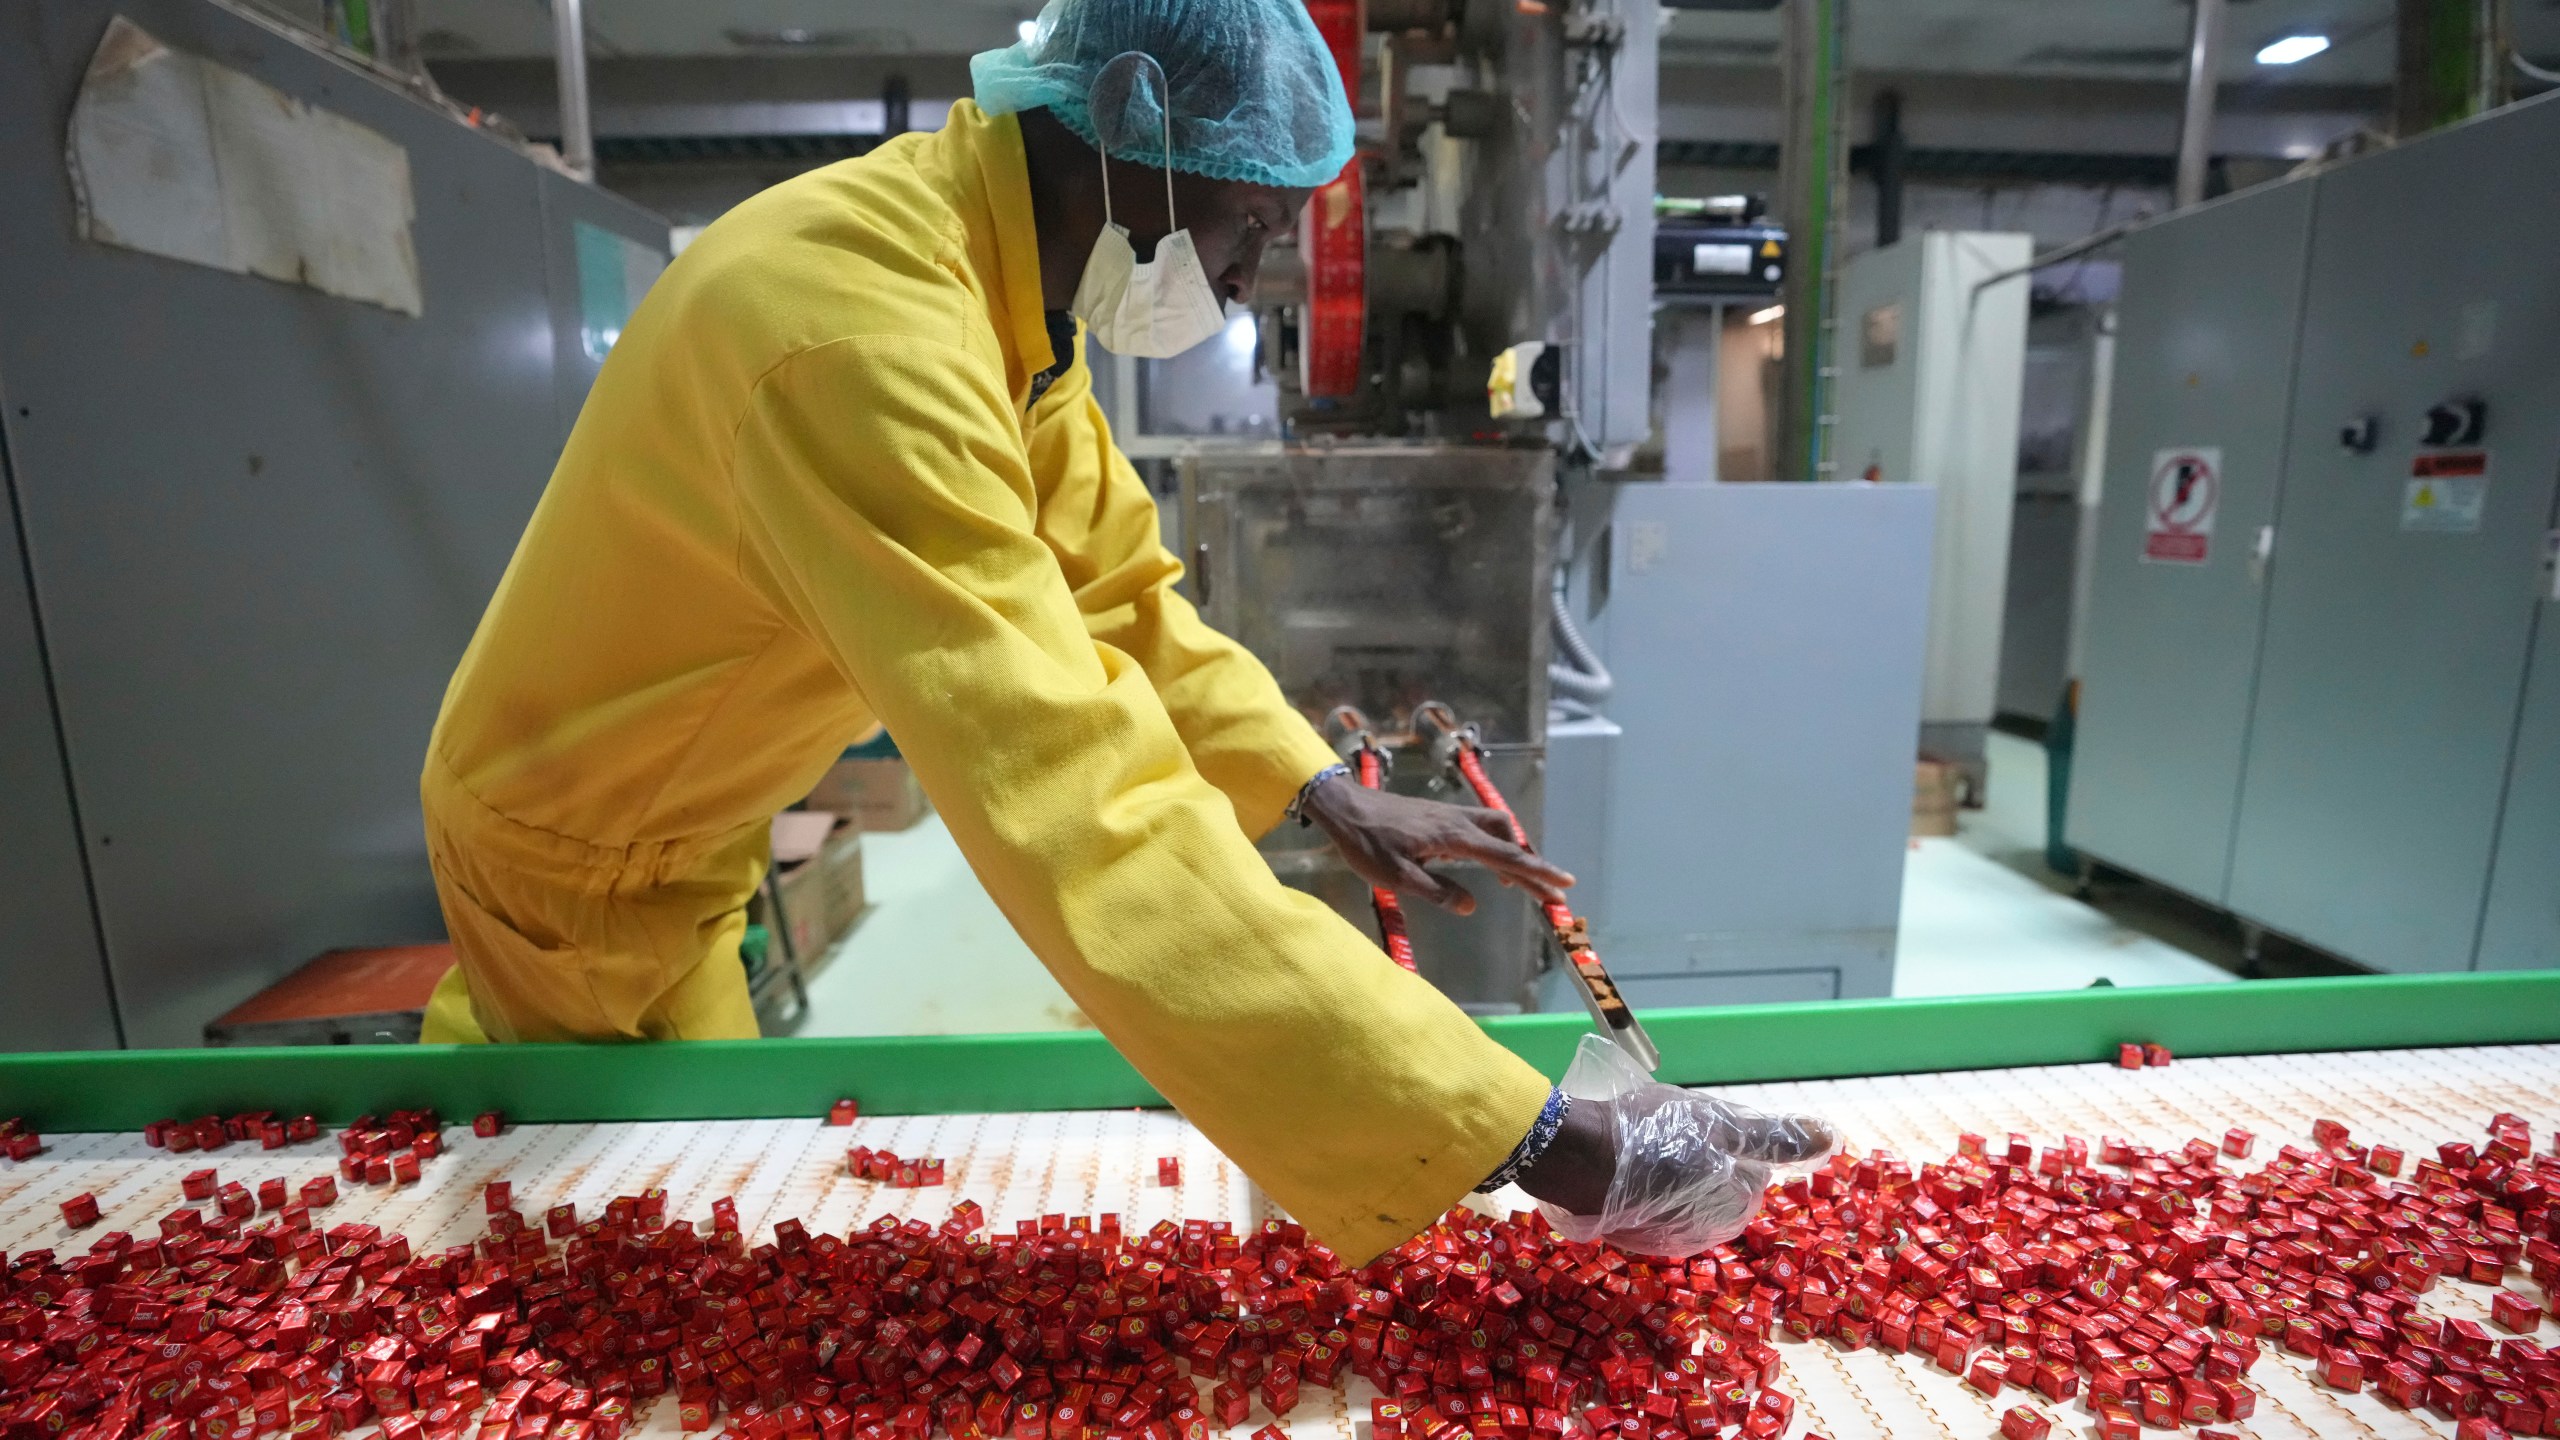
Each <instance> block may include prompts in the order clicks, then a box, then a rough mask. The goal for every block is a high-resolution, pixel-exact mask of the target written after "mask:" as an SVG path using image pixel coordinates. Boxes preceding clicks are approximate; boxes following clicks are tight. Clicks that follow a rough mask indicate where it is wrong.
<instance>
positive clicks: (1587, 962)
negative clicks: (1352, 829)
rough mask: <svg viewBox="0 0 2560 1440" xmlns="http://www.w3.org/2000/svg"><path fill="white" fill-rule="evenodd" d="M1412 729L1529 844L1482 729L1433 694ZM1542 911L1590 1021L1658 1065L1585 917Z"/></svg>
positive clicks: (1544, 905) (1555, 904)
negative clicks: (1490, 768) (1491, 770)
mask: <svg viewBox="0 0 2560 1440" xmlns="http://www.w3.org/2000/svg"><path fill="white" fill-rule="evenodd" d="M1413 721H1414V729H1415V730H1416V731H1417V732H1423V733H1426V734H1428V733H1430V732H1437V733H1436V737H1435V738H1433V739H1432V740H1431V750H1432V755H1433V757H1434V758H1435V759H1437V760H1439V761H1440V762H1441V763H1442V764H1444V765H1447V766H1448V767H1450V768H1451V769H1453V770H1455V771H1456V772H1457V774H1458V775H1459V777H1460V778H1462V779H1464V780H1465V781H1466V782H1467V788H1468V789H1470V790H1472V791H1474V792H1475V797H1476V803H1477V804H1480V805H1482V806H1484V807H1485V808H1486V809H1488V810H1492V811H1495V812H1496V813H1498V814H1500V815H1501V816H1502V818H1503V821H1504V823H1506V824H1507V825H1509V826H1510V828H1511V842H1512V843H1513V844H1515V845H1517V846H1519V847H1520V848H1521V849H1523V850H1535V849H1536V847H1535V846H1533V845H1531V844H1530V843H1529V832H1528V830H1527V829H1525V828H1524V827H1522V825H1521V824H1520V817H1519V816H1518V815H1515V814H1513V813H1512V811H1511V805H1510V803H1509V802H1508V801H1506V800H1504V799H1503V798H1502V792H1501V791H1500V790H1499V789H1497V788H1495V786H1494V783H1493V777H1492V776H1491V775H1489V774H1487V773H1486V771H1485V763H1484V761H1485V748H1484V739H1483V735H1482V733H1481V732H1480V731H1478V730H1477V728H1476V727H1475V726H1473V725H1462V724H1460V723H1458V717H1457V714H1456V712H1455V711H1452V710H1451V709H1450V708H1449V707H1448V706H1447V705H1445V704H1443V703H1442V702H1440V701H1437V700H1426V701H1424V702H1423V703H1422V704H1420V705H1418V706H1416V707H1415V708H1414V712H1413ZM1540 908H1541V909H1542V910H1544V911H1545V912H1546V917H1547V930H1548V932H1549V933H1550V934H1552V935H1553V936H1554V937H1555V942H1556V948H1557V949H1559V950H1561V951H1563V952H1564V958H1565V964H1566V966H1567V967H1568V968H1569V969H1570V970H1571V971H1572V972H1573V978H1574V980H1575V982H1576V983H1577V985H1578V986H1579V988H1580V989H1581V992H1582V1004H1583V1007H1584V1008H1585V1009H1587V1010H1589V1011H1590V1012H1591V1022H1592V1024H1594V1025H1596V1026H1598V1027H1599V1029H1600V1033H1601V1034H1603V1035H1606V1036H1608V1037H1609V1039H1610V1040H1611V1041H1613V1042H1615V1043H1616V1045H1617V1046H1618V1048H1619V1049H1621V1050H1624V1051H1625V1052H1627V1054H1628V1055H1629V1056H1630V1057H1632V1058H1633V1059H1634V1060H1635V1062H1636V1063H1637V1064H1639V1065H1642V1066H1643V1067H1644V1068H1645V1073H1646V1074H1648V1075H1650V1074H1653V1073H1654V1072H1656V1071H1658V1070H1660V1069H1661V1068H1662V1052H1661V1051H1660V1050H1657V1049H1655V1048H1654V1044H1653V1037H1652V1036H1650V1035H1647V1034H1645V1033H1644V1025H1643V1023H1642V1022H1641V1021H1639V1020H1637V1019H1636V1012H1635V1011H1634V1009H1632V1008H1631V1007H1629V1006H1628V1004H1627V1001H1626V997H1625V996H1623V995H1621V994H1619V993H1618V982H1617V981H1615V980H1613V979H1611V978H1609V967H1608V966H1606V965H1603V964H1601V963H1600V952H1599V951H1598V950H1597V949H1595V948H1593V946H1592V944H1591V926H1590V922H1588V921H1587V920H1585V919H1584V918H1583V917H1582V916H1579V915H1576V914H1574V913H1573V910H1572V908H1571V907H1569V906H1567V905H1565V904H1564V903H1563V902H1562V901H1558V900H1547V901H1541V902H1540Z"/></svg>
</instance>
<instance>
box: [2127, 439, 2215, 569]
mask: <svg viewBox="0 0 2560 1440" xmlns="http://www.w3.org/2000/svg"><path fill="white" fill-rule="evenodd" d="M2221 507H2222V448H2221V447H2220V446H2218V445H2190V446H2184V447H2181V448H2177V449H2171V450H2162V451H2158V452H2156V453H2154V454H2153V455H2152V457H2151V496H2150V501H2149V503H2148V505H2147V506H2146V508H2145V521H2144V525H2143V536H2142V558H2143V559H2145V560H2151V561H2158V562H2159V563H2161V564H2164V565H2201V564H2203V563H2204V562H2205V557H2206V556H2207V555H2208V554H2210V553H2211V552H2212V549H2213V516H2214V512H2215V511H2217V510H2219V509H2220V508H2221Z"/></svg>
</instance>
